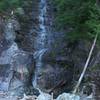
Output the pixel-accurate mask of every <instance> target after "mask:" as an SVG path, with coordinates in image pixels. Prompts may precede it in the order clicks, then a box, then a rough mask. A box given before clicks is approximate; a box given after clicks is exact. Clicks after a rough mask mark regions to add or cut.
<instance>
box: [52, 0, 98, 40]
mask: <svg viewBox="0 0 100 100" xmlns="http://www.w3.org/2000/svg"><path fill="white" fill-rule="evenodd" d="M54 1H55V2H54V4H55V7H56V9H57V11H56V23H57V28H62V29H64V30H67V29H68V28H70V29H71V30H70V32H69V34H68V33H67V37H68V36H69V38H71V39H73V40H74V39H78V38H87V39H89V38H91V37H94V34H96V33H100V11H99V9H98V7H97V6H96V1H95V0H54Z"/></svg>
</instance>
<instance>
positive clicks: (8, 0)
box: [0, 0, 23, 12]
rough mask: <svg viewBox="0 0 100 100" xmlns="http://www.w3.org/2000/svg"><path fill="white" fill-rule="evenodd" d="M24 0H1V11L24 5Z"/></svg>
mask: <svg viewBox="0 0 100 100" xmlns="http://www.w3.org/2000/svg"><path fill="white" fill-rule="evenodd" d="M22 2H23V0H0V12H4V11H7V10H9V9H14V8H17V7H19V6H21V5H22Z"/></svg>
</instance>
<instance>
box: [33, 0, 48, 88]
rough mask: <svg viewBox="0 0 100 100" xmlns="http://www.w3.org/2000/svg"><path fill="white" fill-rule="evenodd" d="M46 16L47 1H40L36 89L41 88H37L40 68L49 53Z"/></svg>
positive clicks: (36, 43)
mask: <svg viewBox="0 0 100 100" xmlns="http://www.w3.org/2000/svg"><path fill="white" fill-rule="evenodd" d="M45 15H46V0H40V3H39V32H38V35H37V37H36V40H35V50H36V51H35V53H34V58H35V60H36V70H35V75H34V79H33V86H34V88H39V87H38V86H37V76H38V73H39V71H40V68H41V67H42V66H43V62H42V57H43V55H44V53H45V52H46V51H47V48H46V41H47V31H46V25H45Z"/></svg>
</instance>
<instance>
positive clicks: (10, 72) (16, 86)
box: [0, 43, 34, 94]
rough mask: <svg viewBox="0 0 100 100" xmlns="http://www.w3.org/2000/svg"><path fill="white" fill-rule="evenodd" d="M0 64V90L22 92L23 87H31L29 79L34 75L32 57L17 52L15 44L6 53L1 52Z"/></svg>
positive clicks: (20, 51)
mask: <svg viewBox="0 0 100 100" xmlns="http://www.w3.org/2000/svg"><path fill="white" fill-rule="evenodd" d="M0 64H1V67H0V69H1V71H0V76H1V78H0V79H1V80H0V81H1V85H0V86H1V87H0V88H1V89H2V90H6V91H7V90H9V91H13V90H14V91H15V92H16V91H20V92H21V91H22V92H23V91H24V87H30V86H32V83H31V79H32V76H33V73H34V59H33V56H32V55H31V54H29V53H27V52H24V51H22V50H19V49H18V47H17V45H16V43H14V44H13V45H12V46H11V47H10V48H8V49H7V50H6V51H3V53H2V54H1V56H0ZM20 89H21V90H20ZM20 92H19V93H20ZM16 93H17V92H16ZM20 94H21V93H20Z"/></svg>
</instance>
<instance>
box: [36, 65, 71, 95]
mask: <svg viewBox="0 0 100 100" xmlns="http://www.w3.org/2000/svg"><path fill="white" fill-rule="evenodd" d="M71 81H72V71H71V68H67V69H66V68H64V67H62V66H59V65H57V64H56V65H50V64H45V65H44V66H43V67H42V68H41V70H40V72H39V73H38V78H37V84H38V87H39V88H40V89H41V90H43V91H45V92H49V93H51V92H53V93H54V94H56V95H57V94H59V93H61V92H62V91H65V90H69V88H70V86H71ZM69 84H70V86H69ZM68 86H69V87H68Z"/></svg>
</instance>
